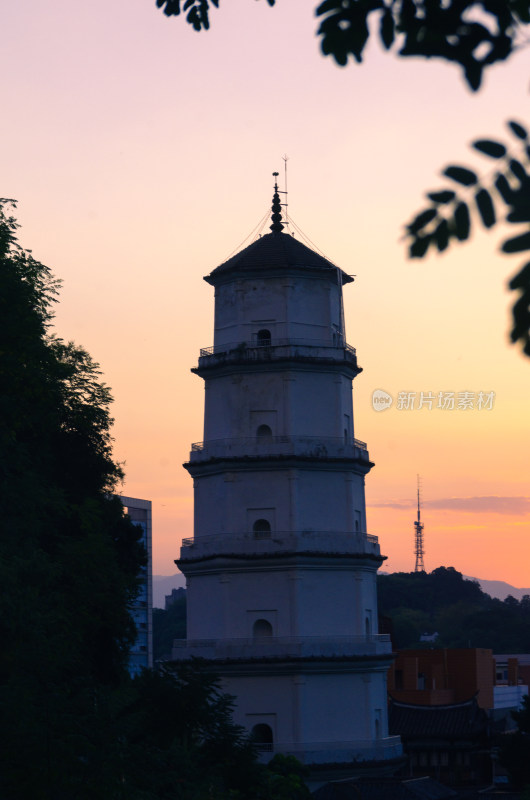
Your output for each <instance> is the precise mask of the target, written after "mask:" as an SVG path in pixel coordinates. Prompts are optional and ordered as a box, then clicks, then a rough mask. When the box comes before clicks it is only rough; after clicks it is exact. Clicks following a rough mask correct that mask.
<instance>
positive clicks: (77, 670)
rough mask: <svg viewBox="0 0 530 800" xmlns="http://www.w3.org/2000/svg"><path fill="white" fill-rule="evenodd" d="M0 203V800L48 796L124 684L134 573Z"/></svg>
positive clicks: (78, 394)
mask: <svg viewBox="0 0 530 800" xmlns="http://www.w3.org/2000/svg"><path fill="white" fill-rule="evenodd" d="M12 207H13V204H12V203H11V204H10V203H9V202H8V201H3V202H2V203H1V204H0V315H1V318H2V325H1V326H0V465H1V467H0V505H1V509H2V525H1V530H2V534H1V537H0V584H1V586H2V594H1V599H0V638H1V641H2V648H1V649H0V704H1V714H0V738H1V740H2V742H3V747H2V748H1V749H0V795H1V796H2V797H3V798H10V797H34V798H39V797H61V796H63V795H64V794H65V792H66V789H65V788H64V784H65V781H66V782H68V780H69V778H68V776H69V775H70V774H78V773H79V771H80V769H85V768H84V767H82V765H83V762H84V761H86V759H87V758H88V755H87V754H88V750H89V749H90V744H89V742H88V739H87V737H89V736H90V729H91V721H92V719H93V716H94V712H93V709H94V705H95V703H97V702H98V696H99V694H100V693H102V692H105V691H106V690H107V689H108V687H112V686H115V685H116V684H117V683H119V682H120V680H122V678H123V676H124V675H125V674H126V665H127V659H128V649H129V646H130V644H131V642H132V641H133V640H134V637H135V628H134V623H133V621H132V619H131V616H130V614H129V606H130V603H131V601H132V600H133V598H134V597H135V595H136V591H137V576H138V573H139V570H140V567H141V565H142V564H143V563H144V562H145V554H144V551H143V549H142V547H141V546H140V544H139V542H138V533H137V530H136V528H135V527H134V526H133V525H132V524H131V522H130V520H129V519H128V518H126V517H125V516H124V514H123V508H122V505H121V503H120V502H119V500H117V499H116V498H114V497H113V496H112V492H113V491H114V489H115V487H116V485H117V482H118V481H119V480H120V478H121V470H120V468H119V467H118V466H117V465H116V464H115V463H114V461H113V460H112V452H111V436H110V426H111V422H112V420H111V417H110V414H109V403H110V401H111V396H110V393H109V390H108V388H107V387H106V386H105V385H104V384H102V383H101V381H100V370H99V368H98V365H97V364H95V363H94V362H93V361H92V359H91V358H90V356H89V355H88V353H87V352H86V351H85V350H83V349H82V348H79V347H76V346H75V345H74V344H72V343H65V342H63V341H62V340H60V339H58V338H56V337H54V336H53V335H52V334H51V332H50V325H51V321H52V317H53V304H54V302H55V301H56V298H57V292H58V281H57V280H56V279H55V278H54V277H53V276H52V274H51V272H50V270H49V269H48V268H47V267H46V266H44V265H43V264H40V263H39V262H38V261H36V260H35V259H34V258H33V256H32V255H31V253H30V252H29V251H26V250H23V249H22V248H21V247H20V245H19V244H18V241H17V238H16V230H17V224H16V222H15V220H14V218H13V217H12V216H10V211H11V209H12Z"/></svg>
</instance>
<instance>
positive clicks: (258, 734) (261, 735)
mask: <svg viewBox="0 0 530 800" xmlns="http://www.w3.org/2000/svg"><path fill="white" fill-rule="evenodd" d="M250 738H251V739H252V741H253V742H254V744H255V745H256V747H257V749H258V750H264V751H267V752H272V749H273V744H274V743H273V736H272V728H271V727H270V725H265V724H264V723H260V724H259V725H254V727H253V728H252V731H251V732H250Z"/></svg>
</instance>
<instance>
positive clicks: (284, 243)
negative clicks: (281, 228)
mask: <svg viewBox="0 0 530 800" xmlns="http://www.w3.org/2000/svg"><path fill="white" fill-rule="evenodd" d="M288 267H306V268H310V269H311V268H313V269H315V268H316V269H325V270H333V273H334V274H336V272H337V269H338V267H336V266H335V264H333V263H332V262H331V261H328V259H327V258H324V256H321V255H319V254H318V253H315V251H314V250H311V248H310V247H307V246H306V245H305V244H302V242H299V241H298V239H295V238H294V237H293V236H290V235H289V234H287V233H267V234H266V235H265V236H262V237H261V238H259V239H257V240H256V241H255V242H252V244H249V246H248V247H245V249H244V250H241V251H240V252H239V253H236V255H235V256H232V258H229V259H228V260H227V261H225V262H224V263H223V264H221V265H220V266H219V267H217V268H216V269H214V270H213V272H212V273H211V274H210V275H209V276H208V277H207V278H206V280H208V281H209V279H210V278H212V277H220V276H221V275H223V274H224V273H228V272H232V271H236V270H237V271H238V272H239V271H240V270H255V269H271V268H272V269H277V268H283V269H286V268H288ZM339 272H340V273H341V274H342V282H343V283H349V282H350V281H351V280H352V278H350V276H349V275H347V274H346V273H345V272H343V271H342V270H339ZM209 282H211V281H209Z"/></svg>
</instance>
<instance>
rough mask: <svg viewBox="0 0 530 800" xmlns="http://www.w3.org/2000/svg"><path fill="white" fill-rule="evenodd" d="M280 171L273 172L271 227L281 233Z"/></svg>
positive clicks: (274, 231)
mask: <svg viewBox="0 0 530 800" xmlns="http://www.w3.org/2000/svg"><path fill="white" fill-rule="evenodd" d="M278 174H279V173H278V172H273V173H272V175H273V178H274V195H273V197H272V215H271V219H272V225H271V226H270V229H271V231H272V232H273V233H281V232H282V231H283V223H282V204H281V202H280V195H279V194H278Z"/></svg>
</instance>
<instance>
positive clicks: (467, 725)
mask: <svg viewBox="0 0 530 800" xmlns="http://www.w3.org/2000/svg"><path fill="white" fill-rule="evenodd" d="M487 727H488V718H487V714H486V712H485V711H484V709H483V708H480V707H479V705H478V703H477V700H476V697H472V698H471V699H470V700H466V701H465V702H463V703H452V704H451V705H440V706H422V705H415V704H413V703H401V702H399V701H397V700H394V699H392V698H391V700H390V706H389V714H388V728H389V733H390V734H391V735H400V736H402V737H403V738H405V739H416V738H418V739H420V738H425V739H440V738H443V739H448V738H449V739H452V738H457V739H461V738H464V739H465V738H475V737H476V736H480V735H481V734H482V733H485V732H486V730H487Z"/></svg>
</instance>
